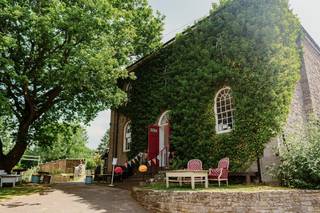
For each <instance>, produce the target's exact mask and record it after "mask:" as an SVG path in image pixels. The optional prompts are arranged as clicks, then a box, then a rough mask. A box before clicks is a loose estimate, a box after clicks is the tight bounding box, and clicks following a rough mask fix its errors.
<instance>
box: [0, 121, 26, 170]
mask: <svg viewBox="0 0 320 213" xmlns="http://www.w3.org/2000/svg"><path fill="white" fill-rule="evenodd" d="M29 127H30V122H28V121H25V122H22V123H21V124H20V125H19V129H18V133H17V138H16V143H15V145H14V147H13V148H12V149H11V151H10V152H9V153H8V154H6V155H4V154H3V153H2V152H1V154H0V170H5V171H6V172H8V173H10V172H11V170H12V168H13V167H14V166H15V165H17V164H18V163H19V161H20V159H21V157H22V156H23V154H24V152H25V151H26V149H27V147H28V143H27V138H28V131H29Z"/></svg>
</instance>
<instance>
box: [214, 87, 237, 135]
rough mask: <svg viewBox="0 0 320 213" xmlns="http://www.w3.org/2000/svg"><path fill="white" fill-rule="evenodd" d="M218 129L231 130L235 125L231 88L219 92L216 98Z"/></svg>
mask: <svg viewBox="0 0 320 213" xmlns="http://www.w3.org/2000/svg"><path fill="white" fill-rule="evenodd" d="M215 100H216V102H215V112H216V129H217V131H218V132H219V131H226V130H231V129H232V127H233V123H234V120H233V111H234V108H233V102H232V97H231V90H230V88H224V89H222V90H220V91H219V92H218V94H217V95H216V98H215Z"/></svg>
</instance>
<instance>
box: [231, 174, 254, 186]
mask: <svg viewBox="0 0 320 213" xmlns="http://www.w3.org/2000/svg"><path fill="white" fill-rule="evenodd" d="M229 177H245V179H246V184H250V183H251V178H256V177H258V172H233V173H229Z"/></svg>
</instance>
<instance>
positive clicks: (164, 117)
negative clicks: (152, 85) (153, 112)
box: [158, 110, 170, 126]
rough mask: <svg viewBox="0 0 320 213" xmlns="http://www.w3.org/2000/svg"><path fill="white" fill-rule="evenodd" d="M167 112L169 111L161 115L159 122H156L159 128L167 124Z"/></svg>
mask: <svg viewBox="0 0 320 213" xmlns="http://www.w3.org/2000/svg"><path fill="white" fill-rule="evenodd" d="M169 112H170V111H169V110H167V111H165V112H164V113H162V115H161V116H160V118H159V122H158V125H159V126H163V125H167V124H169Z"/></svg>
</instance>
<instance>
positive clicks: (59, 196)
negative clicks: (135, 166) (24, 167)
mask: <svg viewBox="0 0 320 213" xmlns="http://www.w3.org/2000/svg"><path fill="white" fill-rule="evenodd" d="M0 212H5V213H11V212H14V213H39V212H41V213H42V212H46V213H47V212H48V213H50V212H52V213H62V212H63V213H65V212H67V213H82V212H83V213H84V212H85V213H90V212H99V213H104V212H112V213H117V212H126V213H129V212H130V213H140V212H141V213H145V212H147V211H146V210H144V209H143V207H141V206H140V205H139V204H138V203H137V202H136V201H135V200H134V199H132V198H131V196H130V191H127V190H124V189H118V188H110V187H107V186H97V185H90V186H86V185H84V184H83V183H73V184H71V183H69V184H59V185H56V186H54V187H52V189H50V190H48V191H45V192H43V193H41V194H39V193H38V194H32V195H28V196H21V197H16V198H13V199H10V200H5V201H0Z"/></svg>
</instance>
